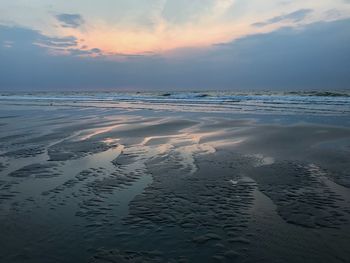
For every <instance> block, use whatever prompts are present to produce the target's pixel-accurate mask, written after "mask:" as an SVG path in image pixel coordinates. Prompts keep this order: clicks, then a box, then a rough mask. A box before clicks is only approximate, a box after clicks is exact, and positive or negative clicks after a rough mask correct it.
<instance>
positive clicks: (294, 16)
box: [253, 9, 312, 27]
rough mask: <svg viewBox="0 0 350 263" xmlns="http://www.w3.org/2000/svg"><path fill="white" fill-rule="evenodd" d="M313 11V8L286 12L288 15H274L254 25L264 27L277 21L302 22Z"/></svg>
mask: <svg viewBox="0 0 350 263" xmlns="http://www.w3.org/2000/svg"><path fill="white" fill-rule="evenodd" d="M311 12H312V10H311V9H300V10H297V11H294V12H292V13H289V14H286V15H282V16H276V17H273V18H271V19H269V20H266V21H264V22H258V23H254V24H253V26H255V27H263V26H267V25H271V24H276V23H279V22H282V21H291V22H300V21H302V20H304V19H305V17H307V15H309V14H310V13H311Z"/></svg>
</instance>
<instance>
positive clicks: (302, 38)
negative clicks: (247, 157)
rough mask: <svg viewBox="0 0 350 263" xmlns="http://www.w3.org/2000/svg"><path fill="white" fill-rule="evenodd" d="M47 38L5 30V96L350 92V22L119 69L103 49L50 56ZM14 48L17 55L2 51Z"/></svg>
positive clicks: (0, 30) (0, 75) (0, 83)
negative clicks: (197, 91)
mask: <svg viewBox="0 0 350 263" xmlns="http://www.w3.org/2000/svg"><path fill="white" fill-rule="evenodd" d="M43 37H44V36H42V35H41V34H40V32H37V31H34V30H30V29H23V28H16V27H6V26H0V68H1V70H0V90H4V91H5V90H9V91H13V90H27V91H28V90H73V89H75V90H86V89H90V90H91V89H93V90H98V89H125V88H126V87H128V88H130V87H133V88H135V89H143V90H144V89H158V90H161V89H163V90H165V89H166V90H176V89H181V90H183V89H192V90H193V89H225V90H230V89H240V90H242V89H279V90H295V89H330V90H335V89H348V88H349V86H348V85H349V83H350V19H348V20H340V21H333V22H322V23H321V22H320V23H315V24H312V25H308V26H304V27H303V29H298V30H295V29H293V28H282V29H279V30H277V31H275V32H272V33H266V34H257V35H252V36H248V37H245V38H242V39H239V40H237V41H233V42H231V43H226V44H221V45H217V46H213V47H212V48H211V49H209V50H206V51H198V50H197V51H196V52H192V51H187V52H186V56H181V55H179V56H178V57H177V58H176V59H175V60H174V59H171V58H166V57H162V56H160V55H158V56H156V55H151V56H140V57H132V58H131V57H130V58H129V57H125V58H124V59H122V60H120V61H113V60H110V59H105V56H96V57H95V58H91V57H89V56H85V57H84V56H83V57H82V56H80V55H81V52H83V53H84V54H86V53H91V52H92V53H94V54H99V50H98V49H96V50H95V49H90V50H87V51H81V50H79V49H77V48H71V50H70V53H71V55H68V56H49V55H48V54H47V52H45V48H41V47H38V46H35V45H33V44H32V43H33V41H35V40H37V39H38V38H43ZM4 41H12V42H13V44H12V47H11V48H5V47H3V46H2V45H1V43H3V42H4Z"/></svg>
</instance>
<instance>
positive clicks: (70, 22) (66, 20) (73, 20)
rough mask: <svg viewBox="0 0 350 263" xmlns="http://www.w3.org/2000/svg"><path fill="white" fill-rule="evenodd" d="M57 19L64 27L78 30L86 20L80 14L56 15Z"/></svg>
mask: <svg viewBox="0 0 350 263" xmlns="http://www.w3.org/2000/svg"><path fill="white" fill-rule="evenodd" d="M56 19H57V20H58V21H60V23H61V26H62V27H70V28H77V27H79V26H81V25H82V24H84V19H83V18H82V16H81V15H79V14H59V15H56Z"/></svg>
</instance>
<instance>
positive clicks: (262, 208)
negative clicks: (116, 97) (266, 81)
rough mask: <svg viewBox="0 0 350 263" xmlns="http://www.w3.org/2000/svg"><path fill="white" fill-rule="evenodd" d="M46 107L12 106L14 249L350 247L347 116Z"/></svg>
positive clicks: (116, 252) (2, 163)
mask: <svg viewBox="0 0 350 263" xmlns="http://www.w3.org/2000/svg"><path fill="white" fill-rule="evenodd" d="M0 107H2V108H3V109H4V111H3V112H4V113H6V112H7V108H6V107H8V106H6V105H5V106H0ZM43 108H45V109H47V107H46V106H42V105H41V106H28V105H27V106H23V107H18V108H16V109H15V110H14V109H12V110H11V111H12V114H11V115H6V114H5V115H6V116H5V115H4V116H2V117H4V118H1V119H0V124H1V131H0V142H1V143H0V152H1V155H0V175H1V176H0V232H1V233H2V235H1V237H0V261H4V262H23V261H25V262H38V260H40V259H42V258H43V257H44V258H45V262H233V261H237V262H257V261H272V262H301V261H305V262H344V261H346V260H347V259H348V258H349V257H350V254H349V252H348V249H347V245H348V244H347V243H348V240H349V238H350V227H349V226H350V221H349V219H350V198H349V197H350V190H349V186H350V177H349V174H350V166H349V163H350V157H349V156H350V150H349V149H350V148H349V145H350V129H349V128H347V127H344V126H343V127H337V126H330V125H325V124H311V123H308V124H300V123H289V124H285V123H284V121H287V120H288V118H289V117H288V116H287V117H286V116H284V117H283V116H280V119H281V120H282V121H281V122H279V123H275V121H276V118H275V116H274V118H271V120H270V122H268V119H266V116H265V117H264V118H265V119H264V121H263V122H262V121H261V116H255V119H253V118H251V116H250V118H249V119H247V118H244V117H243V116H242V117H241V118H237V117H235V118H233V117H232V116H228V115H223V114H221V113H213V114H209V113H207V114H203V113H194V112H181V113H180V112H176V113H171V112H168V111H159V112H152V113H150V112H149V111H139V110H134V109H133V110H129V111H125V109H112V110H111V109H109V108H81V109H80V108H77V107H74V108H71V107H57V108H55V111H53V110H51V109H52V107H49V108H50V109H47V110H46V111H42V109H43ZM78 109H79V110H78ZM4 113H2V114H4ZM39 113H40V114H39ZM97 116H98V117H97ZM58 120H59V121H58ZM28 123H30V125H28ZM329 240H331V242H329ZM335 255H336V257H335Z"/></svg>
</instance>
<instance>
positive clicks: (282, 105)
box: [0, 91, 350, 115]
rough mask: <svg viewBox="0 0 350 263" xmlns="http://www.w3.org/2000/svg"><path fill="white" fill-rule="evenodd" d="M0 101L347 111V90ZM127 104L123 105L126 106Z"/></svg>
mask: <svg viewBox="0 0 350 263" xmlns="http://www.w3.org/2000/svg"><path fill="white" fill-rule="evenodd" d="M0 101H3V102H5V101H7V102H8V103H10V102H14V101H15V102H16V103H19V104H20V103H23V102H27V103H28V102H36V103H38V102H40V103H56V104H63V103H64V104H66V105H68V104H69V103H72V102H73V103H77V102H79V105H88V104H89V105H92V104H93V105H94V106H96V107H97V106H98V107H107V106H108V107H117V106H119V107H122V106H125V105H128V106H130V105H131V106H132V107H134V108H135V107H138V108H141V109H142V108H147V109H148V108H150V109H152V107H157V108H159V109H162V107H163V109H167V108H169V106H171V107H172V108H174V109H175V110H176V107H178V108H180V107H182V108H184V107H186V109H187V110H200V111H217V110H220V111H228V112H265V113H271V112H279V113H310V112H311V113H315V114H325V113H327V114H342V115H344V114H350V92H333V91H332V92H329V91H291V92H272V91H259V92H223V91H221V92H166V93H164V92H134V93H132V92H124V93H120V92H59V93H52V92H37V93H33V92H32V93H3V94H0ZM123 103H124V104H125V105H124V104H123ZM125 107H126V106H125Z"/></svg>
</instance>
